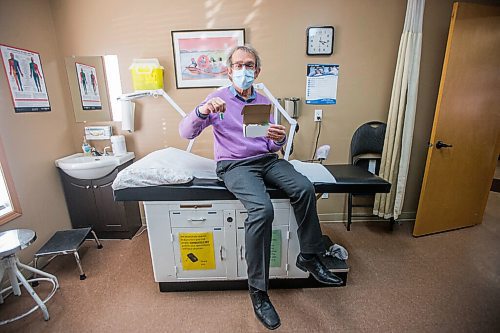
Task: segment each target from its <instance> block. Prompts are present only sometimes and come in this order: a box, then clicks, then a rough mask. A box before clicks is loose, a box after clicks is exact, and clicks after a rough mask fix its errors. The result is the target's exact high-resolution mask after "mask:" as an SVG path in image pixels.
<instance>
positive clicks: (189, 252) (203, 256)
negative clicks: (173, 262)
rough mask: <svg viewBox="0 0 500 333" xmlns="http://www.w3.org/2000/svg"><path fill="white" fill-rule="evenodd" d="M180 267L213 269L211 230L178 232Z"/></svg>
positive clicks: (185, 268)
mask: <svg viewBox="0 0 500 333" xmlns="http://www.w3.org/2000/svg"><path fill="white" fill-rule="evenodd" d="M179 245H180V250H181V253H180V255H181V263H182V269H183V270H185V271H188V270H208V269H215V252H214V237H213V233H212V232H180V233H179Z"/></svg>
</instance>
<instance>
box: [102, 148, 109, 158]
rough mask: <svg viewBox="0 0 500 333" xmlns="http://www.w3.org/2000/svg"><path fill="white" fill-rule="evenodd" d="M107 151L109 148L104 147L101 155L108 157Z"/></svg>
mask: <svg viewBox="0 0 500 333" xmlns="http://www.w3.org/2000/svg"><path fill="white" fill-rule="evenodd" d="M107 149H111V147H110V146H106V147H104V150H103V152H102V154H103V155H104V156H108V155H109V153H108V151H107Z"/></svg>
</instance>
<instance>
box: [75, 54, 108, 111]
mask: <svg viewBox="0 0 500 333" xmlns="http://www.w3.org/2000/svg"><path fill="white" fill-rule="evenodd" d="M75 65H76V77H77V78H78V87H79V88H80V99H81V101H82V109H83V110H102V103H101V97H100V96H99V87H98V86H97V76H96V75H97V74H96V70H95V67H94V66H89V65H84V64H80V63H78V62H76V63H75Z"/></svg>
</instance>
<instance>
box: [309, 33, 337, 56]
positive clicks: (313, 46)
mask: <svg viewBox="0 0 500 333" xmlns="http://www.w3.org/2000/svg"><path fill="white" fill-rule="evenodd" d="M306 36H307V39H306V41H307V46H306V52H307V55H330V54H332V53H333V41H334V28H333V27H332V26H324V27H309V28H307V32H306Z"/></svg>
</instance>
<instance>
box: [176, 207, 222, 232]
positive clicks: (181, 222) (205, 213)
mask: <svg viewBox="0 0 500 333" xmlns="http://www.w3.org/2000/svg"><path fill="white" fill-rule="evenodd" d="M223 215H224V214H223V212H222V211H218V210H208V209H207V210H205V209H192V210H174V211H171V212H170V221H171V225H172V227H183V228H185V227H188V228H189V227H193V228H196V227H202V226H211V227H222V226H224V221H223Z"/></svg>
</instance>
